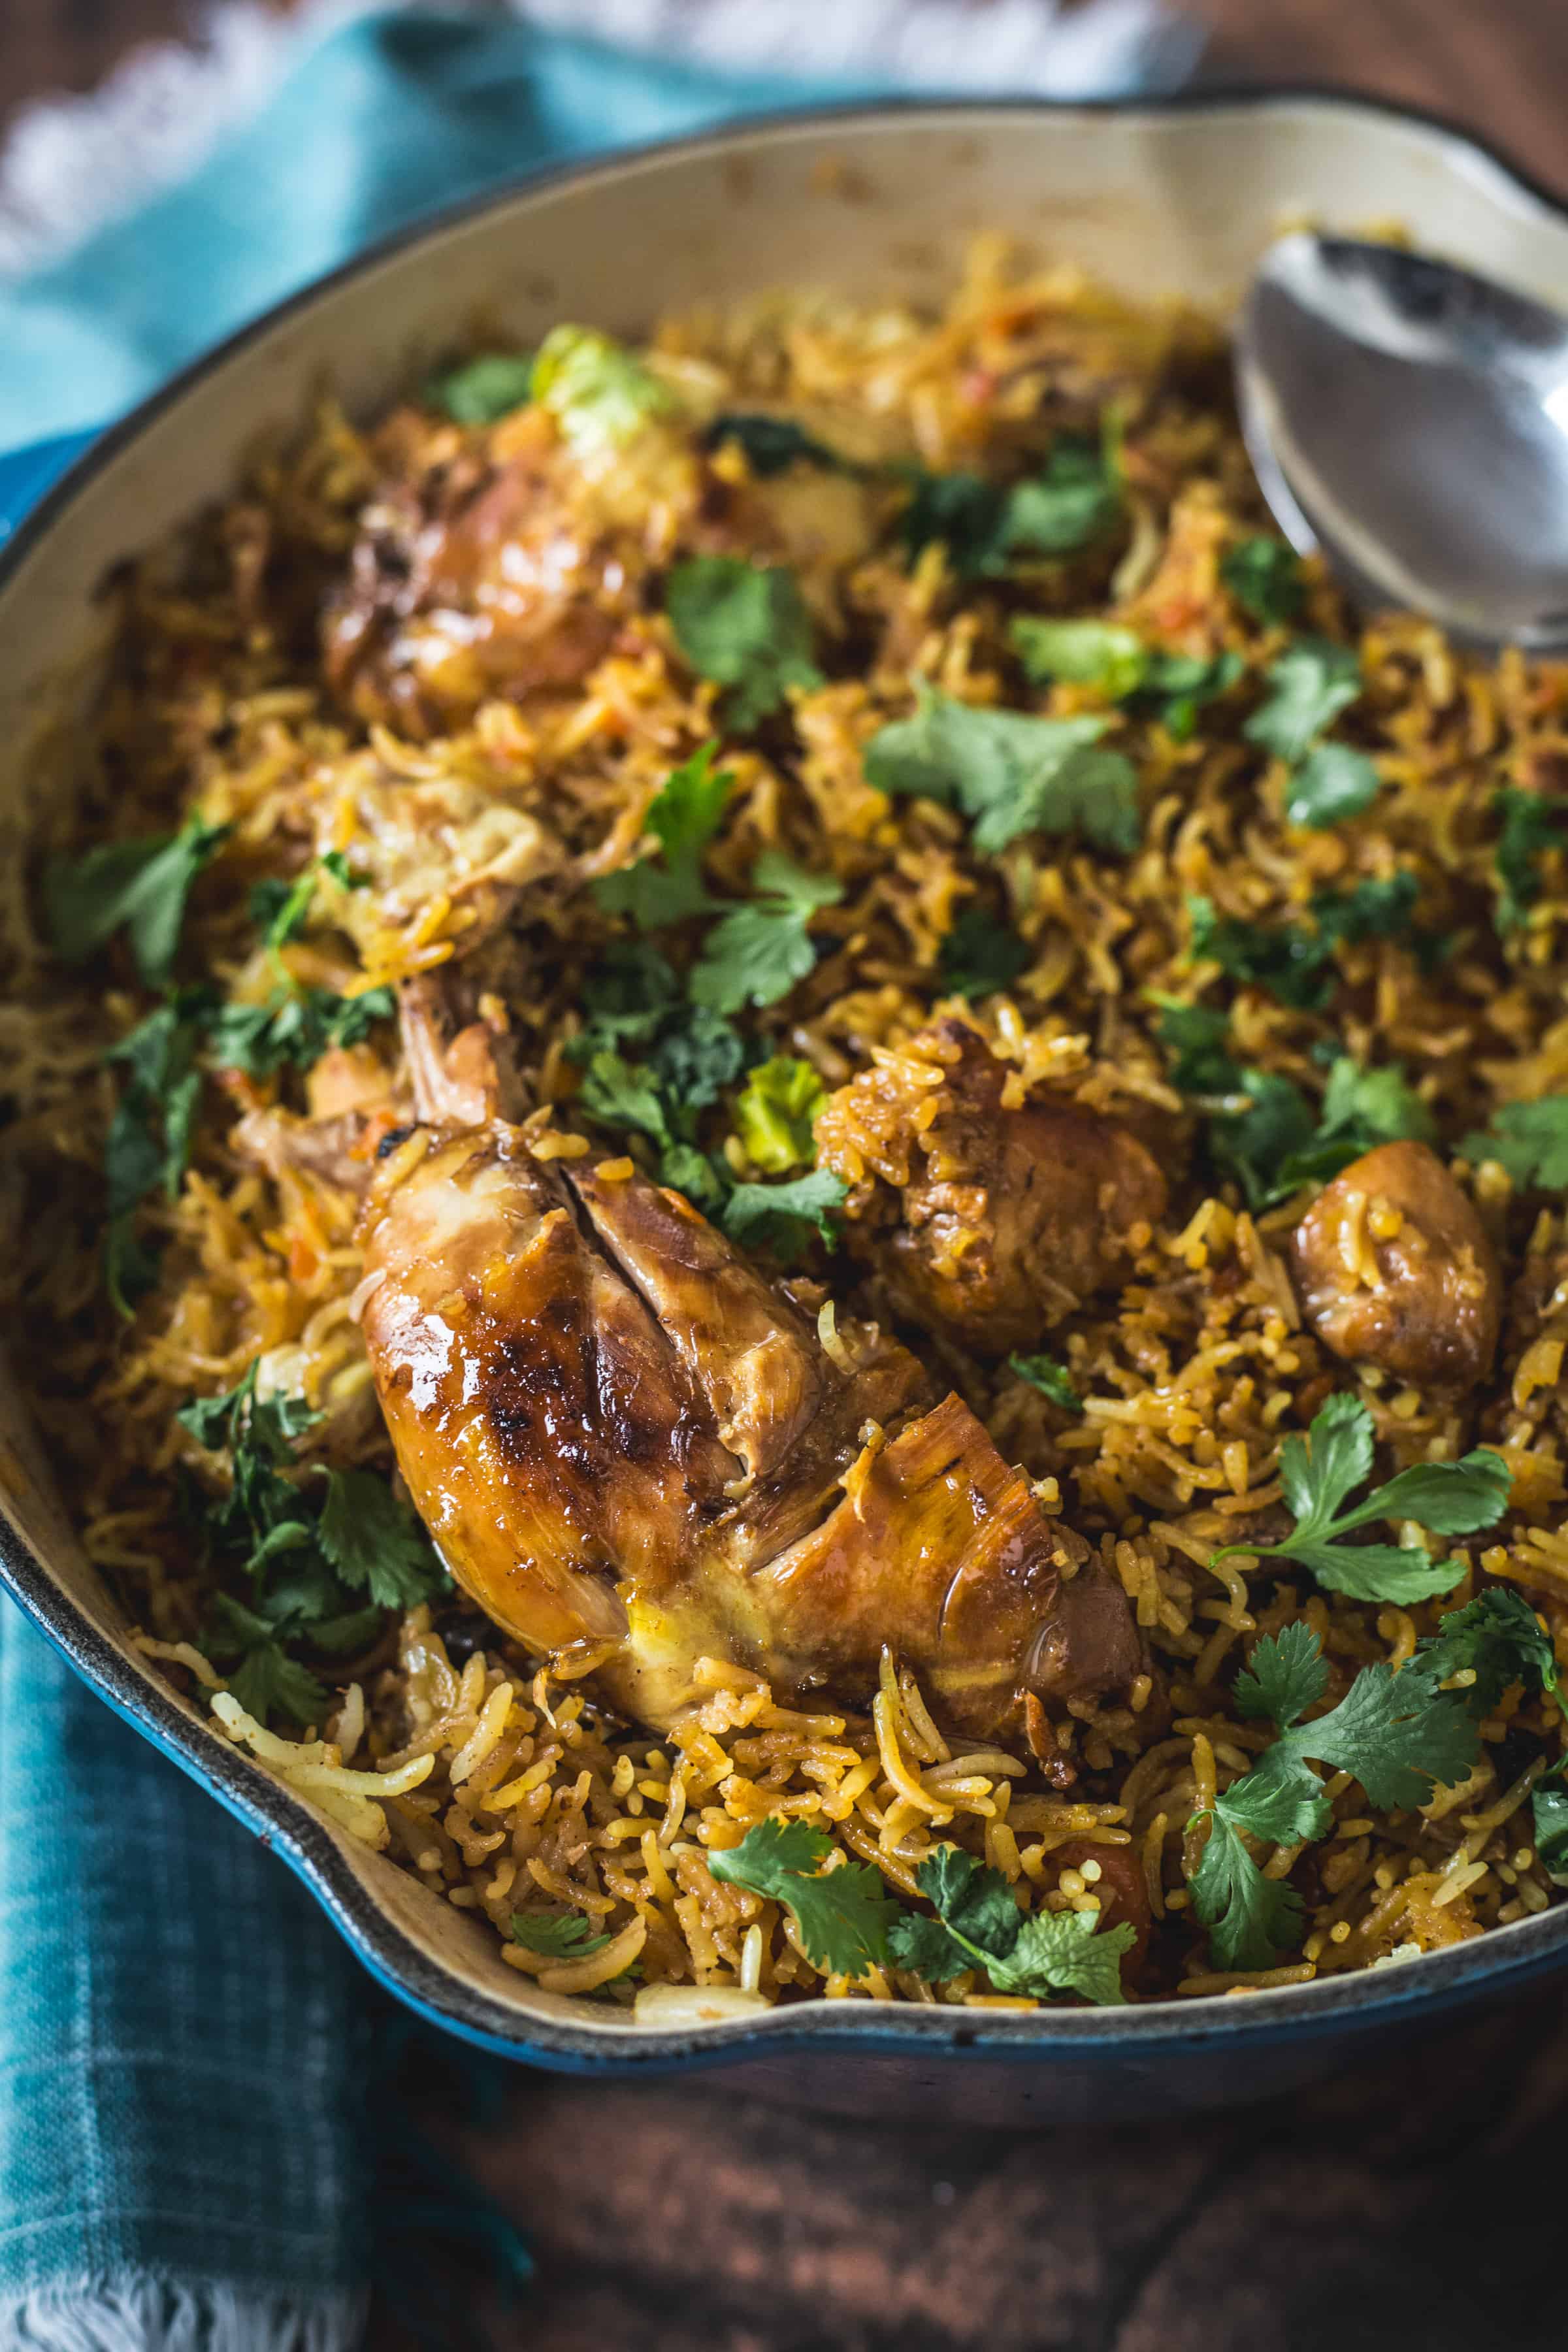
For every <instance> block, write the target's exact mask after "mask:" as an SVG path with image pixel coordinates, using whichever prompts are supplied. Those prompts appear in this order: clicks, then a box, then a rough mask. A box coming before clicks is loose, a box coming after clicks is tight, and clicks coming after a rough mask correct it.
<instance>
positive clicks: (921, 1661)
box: [363, 1121, 1140, 1746]
mask: <svg viewBox="0 0 1568 2352" xmlns="http://www.w3.org/2000/svg"><path fill="white" fill-rule="evenodd" d="M363 1231H364V1234H365V1241H366V1254H365V1266H366V1274H365V1284H364V1304H363V1328H364V1333H365V1339H366V1344H367V1347H368V1349H369V1353H370V1360H371V1363H372V1366H373V1368H374V1374H375V1380H376V1386H377V1391H378V1393H379V1395H380V1398H381V1402H382V1406H383V1410H384V1413H385V1416H386V1422H387V1426H388V1428H389V1430H390V1432H391V1434H392V1439H393V1443H394V1445H395V1450H396V1454H397V1459H398V1465H399V1467H400V1469H401V1470H402V1473H403V1475H404V1478H405V1481H406V1483H407V1486H408V1488H409V1492H410V1494H411V1495H412V1496H413V1499H414V1502H415V1505H416V1508H417V1509H418V1511H419V1512H420V1515H421V1517H423V1518H424V1520H425V1522H426V1526H427V1527H428V1528H429V1529H430V1532H431V1534H432V1536H433V1537H434V1538H435V1541H436V1543H437V1547H438V1548H439V1549H440V1551H441V1553H442V1555H443V1557H444V1558H445V1559H446V1560H447V1565H448V1567H449V1568H450V1569H451V1570H452V1572H453V1574H454V1575H455V1576H456V1577H457V1578H458V1580H459V1581H460V1582H461V1583H462V1584H463V1585H464V1586H465V1587H466V1588H467V1589H468V1591H470V1592H471V1593H472V1594H473V1595H474V1597H475V1599H476V1600H477V1601H479V1603H480V1604H481V1606H483V1607H484V1608H485V1609H486V1610H487V1611H488V1612H489V1614H490V1615H491V1616H492V1617H493V1618H495V1619H496V1621H497V1622H499V1623H500V1624H501V1625H503V1626H505V1627H506V1628H507V1629H508V1630H509V1631H510V1632H511V1633H514V1634H516V1635H518V1636H519V1637H520V1638H521V1640H522V1641H523V1642H525V1643H527V1644H528V1645H529V1646H530V1647H531V1648H532V1649H534V1650H537V1651H540V1652H542V1653H546V1654H548V1653H549V1652H550V1651H552V1650H554V1649H558V1648H561V1647H563V1646H564V1645H565V1644H566V1643H571V1642H573V1641H577V1640H584V1639H586V1640H589V1641H593V1642H605V1641H608V1642H611V1643H615V1644H616V1647H615V1650H614V1652H613V1654H612V1655H611V1656H610V1657H609V1659H608V1660H607V1662H606V1663H605V1664H604V1665H603V1666H602V1667H601V1668H600V1669H599V1674H598V1679H599V1682H600V1685H601V1686H602V1687H603V1688H604V1689H605V1694H606V1696H608V1697H609V1698H610V1699H611V1700H612V1701H613V1703H615V1704H616V1705H617V1706H620V1707H621V1708H623V1709H624V1710H625V1712H626V1714H628V1715H629V1716H631V1717H634V1718H636V1719H638V1720H641V1721H643V1722H645V1723H647V1724H649V1725H651V1726H652V1727H655V1728H656V1729H662V1728H664V1727H667V1726H668V1724H669V1723H670V1722H671V1721H672V1720H673V1719H674V1718H675V1717H677V1716H678V1715H679V1713H680V1711H681V1709H682V1708H683V1707H684V1706H687V1705H689V1703H690V1702H691V1700H692V1699H693V1697H694V1696H697V1692H698V1685H697V1681H696V1675H695V1669H696V1665H697V1662H698V1661H699V1660H700V1658H702V1657H704V1656H710V1657H717V1658H720V1659H724V1660H728V1661H730V1662H731V1663H734V1664H742V1665H745V1666H749V1667H752V1668H753V1669H755V1670H756V1671H759V1672H761V1673H763V1674H766V1675H768V1676H769V1677H770V1679H773V1681H774V1682H775V1684H776V1685H777V1686H778V1688H779V1689H780V1690H781V1692H783V1693H787V1694H789V1695H791V1696H805V1695H806V1694H808V1693H813V1692H818V1693H825V1694H827V1695H829V1696H836V1697H841V1698H842V1699H844V1700H845V1701H846V1702H847V1703H848V1704H850V1705H856V1706H864V1705H865V1703H866V1700H867V1697H868V1694H869V1692H870V1691H871V1690H872V1689H873V1688H874V1686H875V1683H876V1677H877V1669H878V1664H879V1658H880V1655H881V1652H882V1650H883V1647H884V1645H887V1646H890V1647H891V1648H892V1649H893V1650H894V1651H895V1652H896V1653H897V1654H899V1655H900V1657H901V1658H903V1659H904V1660H905V1661H906V1662H907V1663H908V1664H910V1666H911V1667H912V1668H913V1669H914V1671H915V1672H916V1673H917V1674H919V1675H921V1676H922V1677H923V1678H925V1680H926V1681H927V1683H928V1685H929V1687H930V1688H931V1692H932V1695H933V1697H934V1698H935V1701H936V1704H937V1706H938V1709H939V1712H942V1713H945V1715H946V1717H947V1718H948V1719H949V1720H950V1721H951V1722H952V1724H953V1725H954V1727H957V1728H959V1729H961V1730H962V1731H963V1732H964V1733H966V1734H970V1735H973V1736H974V1737H977V1738H992V1739H1004V1740H1007V1741H1008V1742H1010V1743H1011V1744H1013V1745H1015V1746H1023V1745H1026V1744H1027V1743H1028V1742H1029V1741H1030V1740H1033V1741H1034V1742H1035V1744H1037V1746H1038V1745H1041V1744H1042V1743H1041V1729H1042V1726H1044V1725H1045V1724H1046V1717H1045V1713H1044V1709H1045V1707H1046V1706H1047V1704H1049V1703H1060V1702H1062V1701H1064V1700H1065V1699H1066V1698H1067V1697H1068V1696H1075V1695H1077V1694H1079V1693H1082V1692H1086V1691H1089V1690H1093V1689H1104V1688H1108V1687H1110V1686H1111V1685H1113V1684H1115V1683H1117V1682H1119V1681H1121V1682H1125V1681H1126V1680H1128V1679H1130V1678H1131V1675H1133V1674H1135V1673H1136V1672H1137V1671H1138V1670H1139V1663H1140V1658H1139V1645H1138V1641H1137V1636H1136V1633H1134V1631H1133V1629H1132V1626H1131V1618H1130V1616H1129V1613H1128V1610H1127V1604H1126V1601H1125V1599H1124V1598H1123V1596H1122V1595H1121V1591H1120V1589H1119V1588H1116V1587H1115V1586H1114V1584H1112V1585H1111V1586H1110V1590H1109V1591H1105V1590H1101V1589H1100V1588H1099V1587H1098V1586H1097V1583H1096V1578H1095V1574H1094V1572H1093V1571H1091V1570H1089V1569H1088V1568H1086V1567H1085V1566H1084V1561H1085V1559H1086V1551H1085V1547H1084V1546H1083V1545H1082V1544H1081V1542H1079V1539H1078V1538H1076V1537H1074V1536H1073V1535H1071V1534H1070V1533H1069V1532H1068V1530H1067V1529H1066V1528H1063V1527H1062V1526H1061V1525H1060V1524H1059V1523H1058V1522H1056V1521H1054V1520H1052V1519H1050V1518H1048V1517H1047V1516H1046V1515H1045V1513H1044V1512H1043V1511H1042V1510H1041V1508H1040V1507H1039V1504H1038V1503H1037V1500H1036V1498H1035V1496H1034V1493H1033V1490H1032V1488H1031V1487H1030V1486H1029V1483H1028V1481H1027V1480H1026V1478H1025V1477H1024V1475H1023V1474H1022V1473H1021V1472H1018V1471H1015V1470H1011V1469H1009V1467H1008V1466H1007V1465H1006V1464H1005V1462H1004V1461H1003V1460H1002V1457H1001V1456H1000V1454H998V1453H997V1451H996V1449H995V1447H994V1445H993V1444H992V1443H991V1440H990V1438H989V1437H988V1436H987V1435H986V1433H985V1432H984V1429H983V1428H982V1427H981V1425H980V1423H978V1422H977V1421H976V1420H975V1418H974V1416H973V1413H971V1412H970V1411H969V1409H968V1408H967V1406H965V1405H963V1403H962V1402H960V1401H959V1399H957V1398H956V1397H951V1396H950V1397H948V1398H947V1399H946V1400H945V1402H942V1403H940V1404H938V1405H936V1406H935V1408H934V1409H932V1410H927V1409H926V1408H927V1407H928V1406H930V1404H931V1391H930V1388H929V1385H928V1382H927V1380H926V1376H925V1374H924V1373H923V1371H922V1370H921V1367H920V1366H919V1365H918V1364H917V1363H916V1361H915V1360H914V1358H913V1357H912V1356H910V1354H909V1353H908V1352H907V1350H906V1349H903V1348H901V1347H900V1346H899V1345H898V1344H897V1343H896V1342H895V1341H892V1340H890V1339H887V1338H886V1337H885V1336H884V1335H883V1334H882V1333H881V1331H880V1330H879V1328H877V1326H876V1325H874V1324H860V1323H854V1322H850V1321H848V1320H847V1319H845V1320H841V1321H839V1323H838V1324H837V1328H836V1330H835V1331H834V1333H833V1335H832V1347H831V1351H829V1349H825V1347H824V1346H823V1344H822V1341H821V1339H819V1337H818V1334H817V1331H816V1328H815V1326H814V1324H813V1322H812V1321H811V1319H810V1318H808V1317H807V1316H806V1315H805V1314H804V1313H803V1312H802V1311H801V1310H800V1309H799V1307H797V1306H796V1305H795V1303H794V1302H793V1301H792V1300H791V1299H790V1298H789V1297H787V1296H786V1295H785V1294H784V1292H783V1291H782V1290H781V1289H780V1288H778V1287H777V1286H775V1285H773V1283H771V1282H769V1281H768V1280H767V1279H766V1278H765V1277H764V1276H763V1275H761V1274H760V1273H759V1272H758V1271H757V1270H756V1269H755V1268H754V1267H753V1266H752V1265H750V1264H749V1263H748V1262H747V1260H746V1259H745V1258H743V1257H742V1255H741V1254H740V1253H739V1252H738V1251H737V1250H735V1249H734V1248H733V1247H732V1246H731V1244H730V1243H728V1242H727V1241H726V1240H725V1239H724V1238H723V1237H722V1235H721V1234H719V1233H717V1232H716V1231H715V1230H714V1229H713V1228H712V1227H711V1226H710V1225H709V1224H708V1223H706V1221H705V1220H704V1219H703V1218H702V1217H700V1215H699V1214H698V1213H697V1212H696V1211H695V1210H694V1209H693V1208H692V1207H691V1206H690V1204H689V1202H686V1201H685V1200H683V1199H682V1198H681V1197H680V1196H679V1194H677V1193H672V1192H662V1191H660V1190H659V1188H658V1187H657V1186H656V1185H653V1184H651V1183H649V1182H648V1181H647V1180H646V1179H645V1178H643V1177H640V1176H637V1175H635V1174H628V1173H626V1162H625V1161H618V1162H611V1163H605V1164H604V1165H603V1166H601V1167H598V1168H595V1167H592V1166H591V1165H590V1164H589V1162H588V1161H586V1160H570V1159H564V1158H563V1159H560V1160H553V1161H550V1162H548V1163H546V1162H543V1161H541V1160H536V1159H535V1158H534V1157H533V1155H532V1154H531V1151H530V1150H529V1149H528V1145H527V1141H526V1139H525V1137H524V1135H523V1133H522V1131H521V1129H515V1128H511V1127H509V1126H508V1125H506V1124H505V1123H504V1122H500V1121H498V1122H495V1123H493V1124H492V1125H490V1126H489V1127H487V1128H485V1129H477V1130H469V1131H467V1132H460V1133H458V1134H456V1135H448V1136H447V1137H446V1138H444V1139H443V1138H442V1137H440V1136H439V1135H437V1134H435V1133H433V1132H432V1131H431V1130H429V1129H420V1130H418V1131H417V1132H416V1133H415V1134H414V1135H412V1136H411V1137H410V1138H409V1139H407V1140H406V1141H405V1142H404V1143H402V1144H400V1145H399V1146H398V1147H397V1148H396V1149H395V1151H394V1152H393V1153H392V1154H391V1155H389V1157H388V1159H387V1160H386V1162H385V1163H384V1167H383V1169H382V1170H381V1171H380V1173H379V1175H378V1178H377V1181H376V1184H375V1186H374V1188H373V1191H372V1194H371V1197H370V1201H369V1202H368V1204H367V1208H366V1212H365V1223H364V1227H363ZM889 1431H890V1432H891V1434H890V1435H889V1434H888V1433H889ZM1107 1601H1109V1602H1110V1607H1109V1609H1108V1608H1107V1606H1106V1603H1107Z"/></svg>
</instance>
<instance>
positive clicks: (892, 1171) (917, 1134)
mask: <svg viewBox="0 0 1568 2352" xmlns="http://www.w3.org/2000/svg"><path fill="white" fill-rule="evenodd" d="M922 1072H923V1075H922ZM1015 1075H1016V1074H1014V1073H1013V1072H1012V1071H1011V1070H1010V1068H1009V1066H1008V1065H1007V1064H1006V1063H1005V1062H1004V1061H1002V1060H1000V1059H999V1058H998V1056H997V1055H994V1053H993V1052H992V1051H991V1048H990V1047H989V1045H986V1043H985V1041H984V1038H983V1037H981V1036H979V1035H977V1034H976V1033H975V1032H974V1031H973V1029H971V1028H970V1027H969V1026H968V1025H967V1024H966V1023H964V1022H963V1021H956V1020H946V1021H942V1022H939V1023H937V1024H935V1026H934V1027H932V1028H931V1029H930V1030H927V1031H925V1032H924V1033H922V1034H921V1035H920V1036H919V1037H916V1038H915V1039H913V1040H912V1041H911V1043H910V1045H908V1046H906V1047H904V1048H903V1049H902V1050H901V1051H900V1052H899V1053H898V1054H896V1055H879V1057H878V1059H877V1060H876V1061H875V1062H874V1063H873V1064H872V1066H871V1067H870V1068H869V1069H868V1070H864V1071H862V1072H861V1074H860V1076H858V1077H857V1078H855V1079H853V1080H852V1081H851V1083H850V1084H849V1085H848V1086H847V1087H840V1089H839V1090H838V1092H837V1094H836V1095H833V1096H831V1097H829V1099H828V1101H827V1102H826V1105H825V1106H824V1108H822V1110H821V1111H820V1112H819V1113H818V1114H817V1121H816V1139H817V1149H818V1153H819V1156H820V1159H821V1163H822V1165H823V1166H824V1167H825V1168H830V1169H831V1170H832V1171H834V1173H835V1174H836V1175H837V1176H839V1177H841V1178H842V1179H843V1180H844V1181H845V1182H846V1183H847V1184H848V1185H849V1186H850V1188H851V1191H850V1201H849V1217H850V1223H849V1226H848V1232H847V1239H848V1241H849V1244H850V1246H851V1248H853V1249H855V1250H856V1251H857V1253H858V1255H861V1256H863V1257H865V1258H866V1259H868V1261H869V1262H870V1263H871V1264H873V1265H875V1266H876V1267H877V1268H878V1269H879V1271H880V1272H881V1273H882V1275H883V1276H884V1278H885V1280H886V1282H887V1286H888V1292H889V1297H891V1298H892V1300H893V1303H894V1305H895V1306H896V1307H898V1309H899V1312H900V1314H901V1315H905V1316H907V1317H908V1318H909V1319H910V1321H911V1322H914V1323H918V1324H920V1325H921V1326H922V1327H923V1328H926V1329H928V1330H935V1331H942V1332H945V1333H947V1334H948V1335H949V1336H950V1337H952V1339H956V1340H958V1341H959V1342H960V1344H961V1345H963V1346H964V1347H967V1348H972V1349H974V1351H975V1353H976V1354H977V1355H984V1356H1004V1355H1005V1354H1007V1352H1008V1351H1009V1349H1014V1348H1026V1347H1028V1346H1030V1345H1032V1344H1033V1343H1035V1342H1037V1340H1038V1339H1039V1338H1040V1336H1041V1334H1042V1333H1043V1332H1045V1331H1047V1330H1049V1329H1050V1328H1051V1327H1052V1325H1053V1324H1056V1323H1059V1322H1060V1321H1061V1320H1062V1318H1063V1317H1064V1316H1067V1315H1070V1314H1071V1313H1072V1311H1073V1310H1074V1308H1075V1307H1078V1306H1079V1304H1080V1303H1081V1302H1082V1301H1083V1300H1084V1299H1085V1298H1087V1297H1091V1296H1092V1295H1093V1293H1094V1292H1095V1291H1097V1290H1100V1289H1102V1288H1103V1287H1104V1286H1106V1284H1107V1283H1109V1282H1110V1281H1113V1280H1114V1279H1115V1277H1116V1276H1117V1274H1118V1272H1119V1271H1120V1270H1121V1268H1122V1267H1124V1266H1125V1265H1126V1264H1127V1263H1128V1260H1129V1258H1130V1256H1131V1251H1132V1248H1133V1247H1134V1245H1135V1244H1134V1239H1133V1236H1134V1234H1135V1229H1136V1228H1138V1227H1140V1226H1152V1224H1154V1223H1156V1222H1157V1221H1158V1219H1159V1218H1160V1216H1161V1215H1162V1214H1163V1210H1164V1206H1165V1198H1166V1192H1165V1180H1164V1178H1163V1176H1162V1174H1161V1172H1160V1170H1159V1167H1158V1165H1157V1163H1156V1162H1155V1160H1153V1158H1152V1155H1151V1154H1150V1153H1149V1152H1148V1151H1147V1150H1145V1149H1144V1147H1143V1146H1142V1144H1141V1143H1140V1142H1139V1141H1138V1139H1137V1138H1136V1137H1135V1136H1133V1135H1132V1134H1131V1133H1130V1132H1129V1131H1128V1129H1126V1128H1124V1127H1121V1126H1120V1125H1119V1124H1118V1123H1117V1121H1116V1120H1115V1119H1113V1118H1106V1117H1105V1115H1104V1114H1103V1113H1102V1112H1100V1111H1096V1110H1089V1109H1086V1108H1084V1107H1083V1106H1082V1105H1080V1104H1078V1103H1074V1102H1068V1101H1064V1100H1063V1099H1061V1098H1060V1097H1055V1098H1052V1097H1048V1096H1047V1095H1046V1094H1045V1093H1043V1092H1042V1091H1041V1090H1040V1089H1038V1088H1036V1089H1035V1090H1034V1091H1033V1092H1031V1093H1028V1094H1025V1095H1023V1097H1022V1098H1021V1099H1020V1100H1019V1101H1018V1102H1017V1103H1016V1104H1013V1103H1011V1102H1009V1101H1008V1100H1007V1099H1006V1095H1007V1092H1008V1080H1009V1078H1010V1077H1013V1076H1015ZM933 1107H934V1108H933ZM1145 1238H1146V1236H1145Z"/></svg>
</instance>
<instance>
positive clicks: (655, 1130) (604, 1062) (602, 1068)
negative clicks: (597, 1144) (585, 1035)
mask: <svg viewBox="0 0 1568 2352" xmlns="http://www.w3.org/2000/svg"><path fill="white" fill-rule="evenodd" d="M577 1107H578V1108H579V1109H580V1110H581V1111H582V1113H583V1115H584V1118H591V1119H594V1120H595V1121H596V1122H597V1124H598V1125H599V1126H601V1127H613V1128H630V1129H632V1131H633V1133H634V1134H637V1135H646V1136H649V1137H651V1139H652V1140H653V1141H654V1142H655V1143H658V1144H669V1143H672V1142H673V1141H674V1140H675V1139H674V1137H673V1136H672V1134H671V1133H670V1128H669V1118H668V1112H667V1110H666V1108H665V1101H664V1096H663V1094H662V1092H661V1091H660V1089H659V1087H658V1084H657V1082H656V1081H655V1078H654V1076H653V1073H652V1071H651V1070H650V1069H649V1068H648V1067H647V1064H646V1063H643V1062H626V1061H623V1060H622V1058H621V1056H620V1055H619V1054H595V1055H594V1057H593V1059H592V1060H591V1061H590V1062H589V1064H588V1066H587V1069H586V1070H585V1071H584V1074H583V1086H582V1090H581V1092H580V1093H579V1095H578V1097H577Z"/></svg>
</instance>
